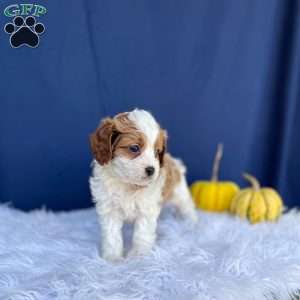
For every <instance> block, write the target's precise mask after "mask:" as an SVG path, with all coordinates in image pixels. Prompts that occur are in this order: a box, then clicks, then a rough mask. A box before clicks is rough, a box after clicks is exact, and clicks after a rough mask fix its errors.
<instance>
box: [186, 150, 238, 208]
mask: <svg viewBox="0 0 300 300" xmlns="http://www.w3.org/2000/svg"><path fill="white" fill-rule="evenodd" d="M222 155H223V145H222V144H219V145H218V149H217V153H216V156H215V159H214V164H213V172H212V178H211V180H210V181H202V180H199V181H196V182H194V183H193V184H192V185H191V188H190V189H191V194H192V197H193V199H194V202H195V205H196V207H197V208H200V209H203V210H208V211H213V212H222V211H227V210H229V208H230V204H231V200H232V198H233V197H234V196H235V194H236V193H237V192H238V191H239V186H238V185H237V184H235V183H234V182H232V181H218V173H219V166H220V161H221V158H222Z"/></svg>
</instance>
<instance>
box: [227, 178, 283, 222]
mask: <svg viewBox="0 0 300 300" xmlns="http://www.w3.org/2000/svg"><path fill="white" fill-rule="evenodd" d="M244 178H245V179H246V180H248V181H249V182H250V183H251V185H252V187H251V188H246V189H242V190H241V191H240V192H239V193H238V194H237V195H236V196H235V197H234V199H233V200H232V203H231V207H230V211H231V212H232V213H234V214H236V215H238V216H240V217H241V218H248V219H249V221H250V222H251V223H258V222H262V221H275V220H277V219H278V218H279V216H280V215H281V214H282V209H283V202H282V199H281V197H280V195H279V194H278V193H277V192H276V191H275V190H274V189H272V188H260V184H259V182H258V180H257V179H256V178H255V177H253V176H251V175H249V174H244Z"/></svg>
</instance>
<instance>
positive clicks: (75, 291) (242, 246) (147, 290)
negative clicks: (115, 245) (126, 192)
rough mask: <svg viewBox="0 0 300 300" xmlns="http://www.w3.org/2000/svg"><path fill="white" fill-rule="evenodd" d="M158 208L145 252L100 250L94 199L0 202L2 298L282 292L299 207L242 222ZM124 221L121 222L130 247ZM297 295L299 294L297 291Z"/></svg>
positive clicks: (229, 296) (259, 299)
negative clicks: (114, 259) (51, 204)
mask: <svg viewBox="0 0 300 300" xmlns="http://www.w3.org/2000/svg"><path fill="white" fill-rule="evenodd" d="M199 215H200V216H199V221H198V223H197V224H193V223H191V222H189V220H187V219H185V220H184V219H177V218H175V216H174V214H173V210H172V209H170V208H168V209H164V211H163V213H162V215H161V217H160V222H159V223H158V230H157V232H158V238H157V243H156V245H155V246H154V248H153V249H152V250H151V251H150V253H149V255H146V256H144V257H139V258H131V259H126V260H124V261H123V262H122V263H119V264H111V263H108V262H107V261H105V260H103V259H102V258H101V257H99V254H98V251H97V244H98V243H100V244H101V238H100V237H101V235H100V234H99V227H98V222H97V215H96V213H95V210H94V209H90V210H81V211H74V212H68V213H56V214H54V213H52V212H46V211H45V210H39V211H34V212H31V213H23V212H20V211H16V210H13V209H10V208H7V207H5V206H0V299H1V300H50V299H51V300H128V299H130V300H144V299H147V300H150V299H151V300H152V299H156V300H170V299H172V300H183V299H193V300H194V299H195V300H196V299H198V300H225V299H226V300H241V299H243V300H263V299H266V300H271V299H272V300H275V299H276V300H288V299H290V294H292V293H293V292H296V290H297V289H299V283H300V215H299V213H298V212H289V213H288V214H286V215H284V216H283V217H282V218H281V219H280V220H279V222H278V223H275V224H268V223H264V224H258V225H250V224H248V223H247V222H246V221H241V220H239V219H235V218H233V217H231V216H228V215H226V214H209V213H202V212H199ZM131 233H132V228H131V227H130V226H126V227H125V228H124V237H125V239H124V244H125V248H126V249H128V248H129V244H130V236H131ZM295 299H297V298H295Z"/></svg>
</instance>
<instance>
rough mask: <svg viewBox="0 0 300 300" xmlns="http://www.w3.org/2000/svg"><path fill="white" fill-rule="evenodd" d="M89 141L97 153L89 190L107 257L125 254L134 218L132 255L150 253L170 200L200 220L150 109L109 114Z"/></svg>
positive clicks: (180, 169)
mask: <svg viewBox="0 0 300 300" xmlns="http://www.w3.org/2000/svg"><path fill="white" fill-rule="evenodd" d="M90 140H91V148H92V152H93V154H94V157H95V159H94V161H93V163H92V168H93V172H92V176H91V177H90V189H91V194H92V197H93V201H94V202H95V204H96V210H97V213H98V214H99V222H100V226H101V233H102V257H103V258H105V259H108V260H119V259H120V258H121V257H122V256H123V238H122V226H123V223H124V222H126V221H129V222H135V225H134V233H133V242H132V249H131V250H130V252H129V255H141V254H144V253H146V252H147V251H149V250H150V249H151V247H152V246H153V244H154V242H155V238H156V225H157V219H158V217H159V214H160V211H161V207H162V204H163V203H164V202H165V201H166V200H168V201H171V202H172V203H174V205H175V206H176V207H177V209H178V210H179V211H180V212H181V214H182V215H184V216H188V217H190V218H191V219H192V220H193V221H196V219H197V216H196V212H195V209H194V205H193V201H192V199H191V196H190V193H189V189H188V186H187V183H186V179H185V175H184V174H185V167H184V165H183V164H182V163H181V161H179V160H177V159H174V158H172V157H171V156H170V154H167V153H165V152H166V140H167V135H166V131H165V130H162V129H161V128H160V126H159V125H158V123H157V122H156V120H155V119H154V118H153V116H152V115H151V114H150V113H149V112H147V111H144V110H139V109H135V110H133V111H131V112H125V113H121V114H118V115H116V116H115V117H114V118H106V119H104V120H102V122H101V123H100V125H99V127H98V128H97V129H96V131H95V132H94V133H93V134H92V135H91V139H90Z"/></svg>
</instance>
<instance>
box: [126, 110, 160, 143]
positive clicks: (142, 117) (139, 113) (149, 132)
mask: <svg viewBox="0 0 300 300" xmlns="http://www.w3.org/2000/svg"><path fill="white" fill-rule="evenodd" d="M128 118H129V119H130V120H131V121H132V122H134V124H135V125H136V127H137V129H138V130H140V131H141V132H143V133H144V134H145V135H146V137H147V142H148V143H149V144H150V145H151V146H153V145H154V144H155V142H156V139H157V136H158V134H159V126H158V124H157V122H156V120H155V119H154V117H153V116H152V115H151V114H150V113H149V112H147V111H145V110H142V109H135V110H133V111H131V112H130V113H129V114H128Z"/></svg>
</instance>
